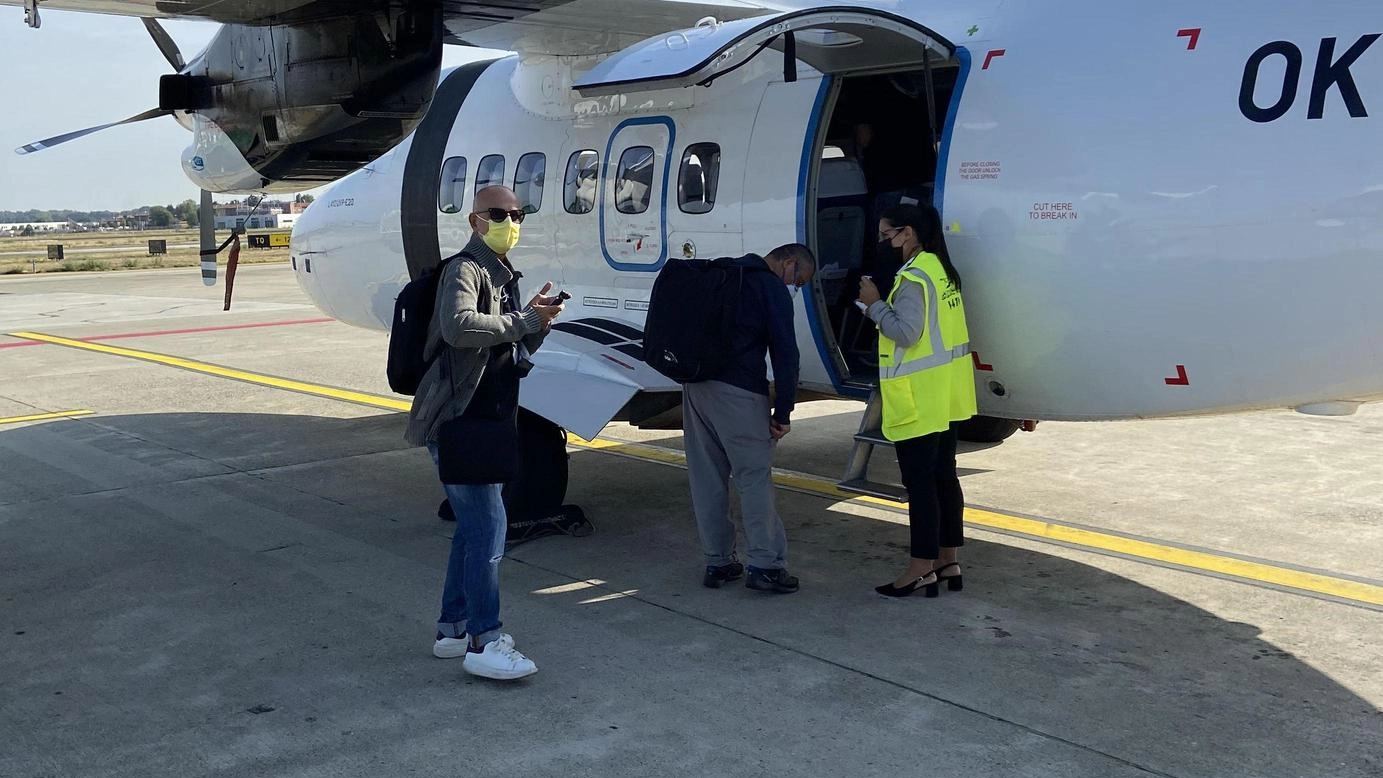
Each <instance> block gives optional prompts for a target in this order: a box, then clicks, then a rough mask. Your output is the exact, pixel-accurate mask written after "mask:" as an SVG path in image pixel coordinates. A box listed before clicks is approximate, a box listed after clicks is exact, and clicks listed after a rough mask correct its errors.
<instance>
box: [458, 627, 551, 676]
mask: <svg viewBox="0 0 1383 778" xmlns="http://www.w3.org/2000/svg"><path fill="white" fill-rule="evenodd" d="M461 662H462V665H461V667H462V668H464V669H465V671H466V672H468V673H470V674H471V675H478V676H480V677H481V678H493V679H495V680H497V681H512V680H514V679H516V678H523V677H524V676H529V675H532V674H534V673H536V672H538V666H537V665H535V664H533V660H532V659H529V658H528V657H526V656H524V655H523V654H521V653H519V652H518V649H516V648H514V638H512V637H510V636H509V635H508V634H507V633H502V634H500V636H499V637H498V638H497V639H495V640H492V641H490V643H489V644H488V645H486V646H485V650H484V651H481V652H479V653H477V652H474V651H471V652H467V654H466V658H465V659H463V660H461Z"/></svg>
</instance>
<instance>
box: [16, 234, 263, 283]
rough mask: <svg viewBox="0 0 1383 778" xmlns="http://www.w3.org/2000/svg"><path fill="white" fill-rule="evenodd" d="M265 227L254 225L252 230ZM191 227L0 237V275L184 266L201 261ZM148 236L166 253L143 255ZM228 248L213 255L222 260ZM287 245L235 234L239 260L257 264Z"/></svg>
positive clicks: (220, 237) (218, 236) (222, 237)
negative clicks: (58, 252) (54, 249)
mask: <svg viewBox="0 0 1383 778" xmlns="http://www.w3.org/2000/svg"><path fill="white" fill-rule="evenodd" d="M260 232H269V231H255V232H254V234H259V233H260ZM199 236H200V233H199V232H198V231H197V230H195V229H180V230H144V231H143V232H140V231H134V230H130V231H122V232H78V233H50V234H45V235H36V236H34V237H32V238H18V237H15V238H0V275H19V274H28V273H34V272H38V273H64V272H67V273H71V272H81V271H90V270H137V269H143V268H157V267H189V266H192V265H197V264H200V263H201V256H200V254H199V252H198V248H197V242H198V240H199ZM228 237H230V233H229V232H228V231H221V232H218V233H216V245H218V246H219V245H221V242H222V241H224V240H225V239H226V238H228ZM150 240H166V241H168V253H167V254H166V255H163V256H155V257H151V256H149V244H148V241H150ZM59 243H60V244H62V247H63V254H64V259H63V260H62V261H61V262H56V261H49V260H48V246H49V244H59ZM229 254H230V249H226V250H225V251H223V252H221V254H220V255H218V256H217V258H216V261H217V264H219V265H221V266H223V267H224V266H225V264H226V260H227V258H228V255H229ZM288 254H289V252H288V249H287V248H271V249H252V248H250V247H249V241H248V240H247V239H246V236H244V235H242V236H241V237H240V262H241V263H242V264H243V263H252V264H259V263H265V262H287V261H288Z"/></svg>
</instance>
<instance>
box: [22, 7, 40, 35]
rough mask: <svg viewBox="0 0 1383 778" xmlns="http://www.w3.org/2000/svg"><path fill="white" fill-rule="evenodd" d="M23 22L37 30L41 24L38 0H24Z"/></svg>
mask: <svg viewBox="0 0 1383 778" xmlns="http://www.w3.org/2000/svg"><path fill="white" fill-rule="evenodd" d="M24 23H25V24H27V25H29V26H30V27H32V28H34V29H35V30H37V29H38V28H40V27H42V26H43V20H42V19H40V18H38V0H24Z"/></svg>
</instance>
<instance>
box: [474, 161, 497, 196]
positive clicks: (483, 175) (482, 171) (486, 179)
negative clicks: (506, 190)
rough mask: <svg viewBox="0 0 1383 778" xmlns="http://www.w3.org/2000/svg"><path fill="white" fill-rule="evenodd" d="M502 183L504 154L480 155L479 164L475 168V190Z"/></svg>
mask: <svg viewBox="0 0 1383 778" xmlns="http://www.w3.org/2000/svg"><path fill="white" fill-rule="evenodd" d="M503 185H504V155H503V154H491V155H490V156H488V157H481V159H480V164H479V165H477V166H476V168H475V191H477V192H479V191H480V190H482V189H484V188H485V187H487V186H503Z"/></svg>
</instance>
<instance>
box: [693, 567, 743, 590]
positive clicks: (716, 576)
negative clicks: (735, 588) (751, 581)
mask: <svg viewBox="0 0 1383 778" xmlns="http://www.w3.org/2000/svg"><path fill="white" fill-rule="evenodd" d="M742 575H744V565H742V564H740V563H739V562H731V563H730V564H728V565H721V566H719V567H715V566H713V565H707V566H706V576H705V577H704V578H702V579H701V584H702V585H703V586H705V587H706V588H707V589H719V588H720V587H721V586H723V585H724V584H725V582H726V581H738V580H739V579H740V576H742Z"/></svg>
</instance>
